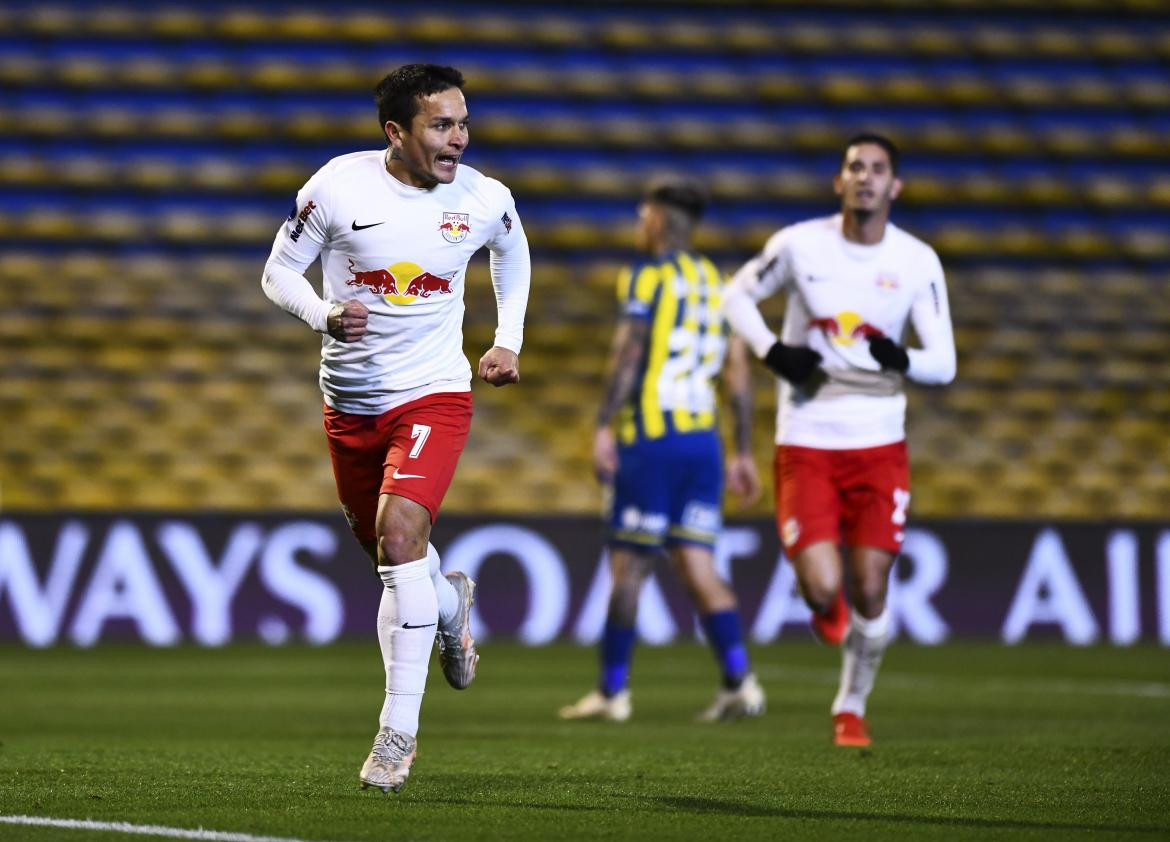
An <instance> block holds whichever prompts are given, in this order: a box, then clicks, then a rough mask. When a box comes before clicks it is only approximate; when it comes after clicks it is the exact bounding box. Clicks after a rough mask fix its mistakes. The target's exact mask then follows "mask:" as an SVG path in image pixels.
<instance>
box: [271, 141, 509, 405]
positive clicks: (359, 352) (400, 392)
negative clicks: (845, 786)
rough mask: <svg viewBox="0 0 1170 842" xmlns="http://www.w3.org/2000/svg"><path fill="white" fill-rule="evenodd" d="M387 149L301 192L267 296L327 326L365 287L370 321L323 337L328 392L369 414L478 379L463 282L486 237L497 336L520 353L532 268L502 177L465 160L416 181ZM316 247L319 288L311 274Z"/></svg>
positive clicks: (328, 398) (339, 161) (335, 169)
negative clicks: (389, 160)
mask: <svg viewBox="0 0 1170 842" xmlns="http://www.w3.org/2000/svg"><path fill="white" fill-rule="evenodd" d="M385 155H386V150H377V151H370V152H355V153H353V154H350V155H343V156H341V157H339V158H334V159H333V160H332V161H330V162H329V163H327V164H326V165H325V166H324V167H322V168H321V169H320V170H318V172H317V173H316V174H315V175H314V176H313V177H312V178H311V179H309V181H308V183H306V184H305V186H304V187H303V188H302V189H301V191H300V193H298V194H297V202H296V206H295V207H294V208H293V211H292V213H290V214H289V217H288V220H287V221H286V223H285V224H284V226H282V228H281V229H280V231H279V232H278V233H277V235H276V242H275V243H274V244H273V247H272V254H271V256H270V257H269V258H268V264H267V265H266V266H265V272H264V289H265V292H266V293H267V294H268V295H269V297H270V298H272V299H273V300H274V301H276V302H277V303H278V304H280V305H281V306H282V307H284V308H285V309H286V310H288V311H289V312H291V313H293V314H294V315H296V316H299V317H300V318H301V319H303V320H304V321H305V322H307V323H308V324H309V325H310V326H311V327H313V328H314V329H315V330H317V331H319V332H322V333H324V332H325V330H326V319H327V316H328V313H329V310H330V308H331V307H332V306H333V305H334V304H337V303H340V302H344V301H348V300H350V299H353V298H356V299H358V300H359V301H361V302H362V303H363V304H365V305H366V307H368V308H369V311H370V318H369V323H368V331H369V332H368V333H367V334H366V335H365V336H363V337H362V338H361V339H360V340H358V341H357V342H340V341H338V340H336V339H334V338H333V337H331V336H329V335H328V334H326V335H325V336H324V337H323V339H322V342H321V391H322V392H323V393H324V396H325V402H326V403H327V404H329V405H330V406H331V407H334V408H335V409H338V410H341V411H342V412H352V413H358V414H363V415H375V414H379V413H382V412H385V411H386V410H387V409H390V408H392V407H394V406H398V405H400V404H402V403H405V402H407V401H410V400H414V399H416V398H419V397H422V396H423V395H428V394H433V393H436V392H457V391H468V390H470V388H471V367H470V365H469V364H468V362H467V358H466V357H465V356H464V355H463V310H464V306H463V285H464V278H465V274H466V271H467V262H468V260H470V258H471V256H472V254H474V253H475V252H476V251H478V250H479V249H480V247H481V246H484V245H486V246H487V247H488V248H489V249H490V250H491V273H492V283H493V285H494V287H495V291H496V301H497V309H498V320H499V321H498V328H497V331H496V338H495V344H496V345H498V346H500V347H503V348H507V349H509V350H511V351H515V352H517V353H519V351H520V345H521V342H522V339H523V325H524V311H525V308H526V306H527V301H528V288H529V277H530V272H531V266H530V261H529V255H528V242H527V239H526V237H525V236H524V229H523V227H522V226H521V224H520V218H519V216H518V215H517V214H516V206H515V203H514V202H513V200H512V194H511V193H510V192H509V191H508V189H507V188H506V187H505V186H504V185H503V184H501V183H500V182H498V181H496V180H495V179H492V178H488V177H487V176H485V175H483V174H482V173H480V172H479V171H477V170H475V169H472V168H471V167H469V166H467V165H466V164H460V165H459V167H458V170H457V172H456V176H455V180H454V181H453V182H452V183H450V184H438V185H436V186H435V187H433V188H430V189H421V188H416V187H411V186H409V185H407V184H403V183H402V182H401V181H399V180H398V179H396V178H395V177H394V176H392V175H391V174H390V173H389V172H387V170H386V166H385ZM318 256H319V257H320V258H321V266H322V270H323V290H322V292H323V295H322V296H321V297H320V298H318V297H317V296H316V294H315V293H313V291H312V289H311V287H310V285H309V283H308V281H306V280H305V279H304V272H305V270H306V269H307V268H308V266H309V265H310V264H311V263H312V262H313V261H314V260H315V259H317V257H318ZM485 350H486V349H485Z"/></svg>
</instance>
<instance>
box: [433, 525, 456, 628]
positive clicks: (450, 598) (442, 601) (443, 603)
mask: <svg viewBox="0 0 1170 842" xmlns="http://www.w3.org/2000/svg"><path fill="white" fill-rule="evenodd" d="M427 563H428V564H429V565H430V571H431V584H433V585H434V586H435V599H437V600H438V601H439V625H440V626H445V625H447V624H448V623H449V622H451V621H452V620H453V619H455V615H456V614H457V613H458V612H459V594H458V593H457V592H456V591H455V586H454V585H452V584H451V580H450V579H448V578H447V577H446V576H444V575H443V572H442V570H441V569H440V568H439V551H438V550H436V549H435V545H434V544H427Z"/></svg>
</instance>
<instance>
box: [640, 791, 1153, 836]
mask: <svg viewBox="0 0 1170 842" xmlns="http://www.w3.org/2000/svg"><path fill="white" fill-rule="evenodd" d="M642 800H643V801H651V802H657V803H658V804H660V805H664V806H666V807H670V808H672V809H675V810H686V811H689V812H692V813H720V814H723V815H728V816H762V817H770V818H785V819H841V820H846V821H857V820H859V819H860V820H862V821H881V822H898V823H905V824H924V825H939V826H942V827H973V828H986V829H989V830H1001V829H1002V830H1087V831H1098V832H1102V833H1153V834H1165V833H1167V832H1170V827H1134V826H1132V825H1115V824H1090V823H1087V822H1045V821H1026V820H1024V819H970V818H961V817H958V816H911V815H906V814H901V813H847V812H845V811H842V810H807V809H805V810H801V809H789V808H785V807H760V806H758V805H755V804H741V803H739V802H737V801H719V800H717V799H714V798H698V797H695V796H690V795H647V796H642Z"/></svg>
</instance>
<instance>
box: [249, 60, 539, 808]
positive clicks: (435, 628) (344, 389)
mask: <svg viewBox="0 0 1170 842" xmlns="http://www.w3.org/2000/svg"><path fill="white" fill-rule="evenodd" d="M462 86H463V76H462V74H460V73H459V71H457V70H455V69H454V68H450V67H441V66H437V65H430V64H410V65H405V66H403V67H400V68H398V69H397V70H395V71H394V72H392V73H390V74H389V75H388V76H386V77H385V78H384V79H383V80H382V81H381V82H379V83H378V85H377V87H376V88H375V91H374V93H375V100H376V101H377V104H378V119H379V123H380V124H381V126H382V130H383V132H384V133H385V136H386V139H387V141H388V142H389V146H388V148H386V149H381V150H375V151H370V152H356V153H354V154H351V155H343V156H341V157H339V158H334V159H333V160H332V161H330V162H329V163H327V164H326V165H325V166H324V167H322V168H321V169H320V170H319V171H318V172H317V173H316V174H315V175H314V176H313V177H312V178H311V179H309V181H308V183H307V184H306V185H305V186H304V188H303V189H302V190H301V192H300V193H299V194H298V196H297V203H296V205H295V207H294V208H293V211H292V213H291V214H289V218H288V220H287V222H286V223H285V225H284V226H283V227H282V228H281V230H280V232H279V233H278V234H277V236H276V242H275V244H274V245H273V248H272V254H271V256H270V257H269V258H268V263H267V264H266V265H265V267H264V280H263V287H264V291H265V292H266V293H267V295H268V297H269V298H271V299H272V300H273V301H275V302H276V303H277V304H279V305H280V306H281V307H283V308H284V309H285V310H287V311H288V312H289V313H292V314H293V315H295V316H297V317H299V318H300V319H302V320H303V321H304V322H306V323H307V324H308V325H309V326H310V327H312V328H313V329H314V330H316V331H318V332H319V333H322V334H324V336H323V337H322V341H321V378H320V383H321V391H322V393H323V394H324V398H325V408H324V413H325V431H326V435H327V438H328V441H329V451H330V457H331V459H332V462H333V472H334V476H335V478H336V480H337V491H338V496H339V497H340V499H341V504H342V509H343V511H344V512H345V515H346V518H347V520H348V521H349V524H350V527H351V528H352V529H353V532H354V535H355V536H356V537H357V539H358V541H359V542H360V543H361V545H362V547H363V548H364V549H365V550H366V552H367V553H368V554H369V555H370V558H371V559H372V560H373V562H374V564H375V566H376V568H377V572H378V575H379V576H380V577H381V579H382V583H383V585H384V587H383V589H382V598H381V603H380V604H379V607H378V642H379V645H380V646H381V650H382V660H383V663H384V664H385V668H386V696H385V701H384V703H383V706H382V713H381V716H380V718H379V726H380V727H379V730H378V734H377V736H376V737H375V740H374V746H373V750H372V751H371V752H370V755H369V757H368V758H367V759H366V762H365V764H364V765H363V767H362V770H361V773H360V782H361V785H362V788H363V789H364V788H367V787H376V788H378V789H381V790H382V791H383V792H388V791H390V790H394V791H395V792H397V791H399V790H400V789H401V788H402V786H403V785H404V784H405V783H406V779H407V777H408V776H409V774H410V769H411V764H412V763H413V761H414V756H415V745H416V736H417V733H418V718H419V710H420V708H421V706H422V697H423V691H424V688H425V685H426V677H427V666H428V662H429V660H430V653H431V643H432V641H435V640H437V642H438V646H439V661H440V664H441V665H442V667H443V673H444V675H445V677H446V678H447V681H448V683H450V684H451V685H452V686H453V687H455V688H457V689H462V688H464V687H466V686H467V685H468V684H470V683H471V680H472V679H473V678H474V677H475V671H476V665H477V663H478V660H479V655H478V653H477V652H476V649H475V641H474V640H473V639H472V637H471V631H470V628H469V623H468V617H469V613H470V610H471V605H472V602H473V593H474V588H475V583H474V582H472V581H471V580H470V579H468V578H467V576H466V575H464V574H463V573H459V572H453V573H448V574H446V575H443V574H442V573H441V572H440V565H439V556H438V553H437V552H436V551H435V548H434V546H433V545H431V543H430V534H431V526H432V524H433V523H434V520H435V517H436V515H437V514H438V510H439V506H440V504H441V503H442V500H443V495H444V494H445V493H446V491H447V488H448V486H449V485H450V483H451V478H452V476H453V475H454V472H455V466H456V463H457V462H458V460H459V455H460V453H461V452H462V450H463V446H464V444H465V442H466V440H467V435H468V432H469V430H470V425H471V413H472V404H471V367H470V366H469V364H468V362H467V359H466V358H465V357H464V356H463V311H464V305H463V289H464V280H465V274H466V270H467V262H468V260H469V259H470V258H471V256H472V254H474V253H475V252H476V251H478V250H479V249H480V248H481V247H482V246H485V245H486V246H487V247H488V249H489V250H490V252H491V261H490V263H491V277H492V284H493V286H494V288H495V293H496V301H497V318H498V327H497V330H496V336H495V344H494V346H493V347H492V348H491V349H490V350H488V351H487V353H485V354H484V355H483V357H482V358H481V359H480V361H479V370H478V373H479V376H480V377H481V378H483V379H484V380H486V381H487V382H488V383H491V384H492V385H494V386H503V385H506V384H508V383H515V382H517V381H519V379H520V369H519V360H518V356H517V355H518V354H519V352H520V345H521V341H522V339H523V328H524V312H525V308H526V306H527V303H528V288H529V280H530V272H531V264H530V260H529V255H528V242H527V239H526V238H525V236H524V229H523V227H522V226H521V224H520V218H519V217H518V216H517V214H516V208H515V204H514V203H513V201H512V195H511V193H509V191H508V189H507V188H506V187H504V185H502V184H501V183H500V182H498V181H495V180H493V179H491V178H488V177H486V176H484V175H482V174H480V173H479V172H477V171H476V170H474V169H472V168H470V167H468V166H466V165H464V164H461V163H460V157H461V156H462V154H463V152H464V150H465V149H466V148H467V142H468V128H467V127H468V114H467V105H466V103H465V101H464V97H463V91H462ZM318 257H320V259H321V266H322V270H323V276H324V284H323V286H324V290H323V293H324V294H323V296H318V295H317V293H316V292H315V291H314V290H313V288H312V285H311V284H310V283H309V281H308V280H307V279H306V278H305V275H304V273H305V270H306V269H307V268H308V266H309V265H310V264H311V263H312V262H313V261H314V260H316V259H317V258H318Z"/></svg>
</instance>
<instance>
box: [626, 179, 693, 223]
mask: <svg viewBox="0 0 1170 842" xmlns="http://www.w3.org/2000/svg"><path fill="white" fill-rule="evenodd" d="M642 200H643V201H646V202H657V203H659V204H663V205H670V206H671V207H672V208H678V209H679V210H681V211H683V212H684V213H685V214H686V215H687V216H689V217H690V218H691V219H692V220H693V221H695V222H698V221H699V220H700V219H701V218H702V216H703V211H705V210H706V209H707V191H706V190H704V189H703V187H702V185H700V184H699V183H698V182H696V181H692V180H690V179H686V178H664V179H659V180H657V181H654V182H651V184H650V186H649V187H647V188H646V193H645V194H644V195H643V197H642Z"/></svg>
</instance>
